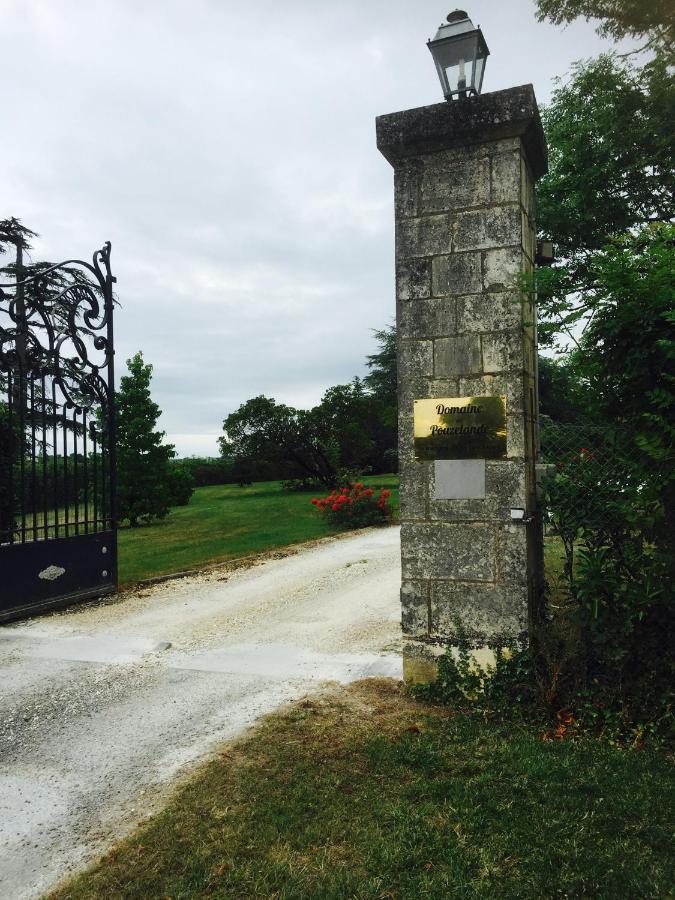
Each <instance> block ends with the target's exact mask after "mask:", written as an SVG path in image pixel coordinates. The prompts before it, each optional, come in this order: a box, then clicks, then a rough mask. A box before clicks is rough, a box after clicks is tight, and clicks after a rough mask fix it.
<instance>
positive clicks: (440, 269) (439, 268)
mask: <svg viewBox="0 0 675 900" xmlns="http://www.w3.org/2000/svg"><path fill="white" fill-rule="evenodd" d="M431 285H432V293H433V295H434V297H443V296H445V295H447V294H477V293H480V291H481V290H482V289H483V276H482V270H481V255H480V253H452V254H451V255H449V256H438V257H436V258H435V259H433V260H432V264H431Z"/></svg>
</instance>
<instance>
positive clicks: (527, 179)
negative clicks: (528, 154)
mask: <svg viewBox="0 0 675 900" xmlns="http://www.w3.org/2000/svg"><path fill="white" fill-rule="evenodd" d="M520 202H521V204H522V206H523V209H524V210H525V212H526V213H527V215H528V218H529V219H530V222H532V223H534V221H535V218H536V199H535V192H534V181H533V180H532V173H531V172H530V168H529V166H528V165H527V162H526V161H525V157H524V156H522V155H521V157H520Z"/></svg>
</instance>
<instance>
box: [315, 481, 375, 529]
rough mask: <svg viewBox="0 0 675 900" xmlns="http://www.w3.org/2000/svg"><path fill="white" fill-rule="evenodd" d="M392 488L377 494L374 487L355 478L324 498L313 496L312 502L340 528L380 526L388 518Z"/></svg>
mask: <svg viewBox="0 0 675 900" xmlns="http://www.w3.org/2000/svg"><path fill="white" fill-rule="evenodd" d="M390 497H391V491H387V490H385V489H384V488H381V489H380V492H379V494H376V493H375V491H374V490H373V488H371V487H367V486H366V485H364V484H361V482H360V481H357V482H356V484H353V485H351V486H350V487H341V488H336V489H335V490H334V491H332V493H330V494H329V495H328V496H327V497H315V498H314V499H313V500H312V505H313V506H315V507H316V508H317V509H318V510H319V511H320V512H322V513H323V514H324V516H326V518H327V519H328V521H329V522H330V523H331V524H333V525H337V526H338V527H340V528H364V527H365V526H367V525H382V524H384V522H386V520H387V519H389V518H391V502H390V500H389V498H390Z"/></svg>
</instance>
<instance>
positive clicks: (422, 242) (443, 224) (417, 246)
mask: <svg viewBox="0 0 675 900" xmlns="http://www.w3.org/2000/svg"><path fill="white" fill-rule="evenodd" d="M453 221H454V220H453V217H452V216H449V215H448V214H447V213H442V214H439V215H434V216H422V217H418V218H414V219H399V220H398V222H397V228H396V256H397V258H398V259H406V258H409V257H415V256H436V255H438V254H442V253H452V251H453V249H454V239H453V233H454V232H453ZM518 241H519V242H520V237H518Z"/></svg>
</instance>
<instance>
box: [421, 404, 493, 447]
mask: <svg viewBox="0 0 675 900" xmlns="http://www.w3.org/2000/svg"><path fill="white" fill-rule="evenodd" d="M414 419H415V459H506V397H443V398H438V399H434V400H415V416H414Z"/></svg>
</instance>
